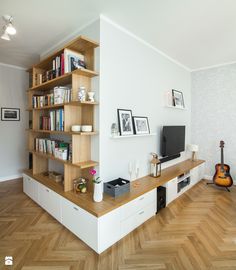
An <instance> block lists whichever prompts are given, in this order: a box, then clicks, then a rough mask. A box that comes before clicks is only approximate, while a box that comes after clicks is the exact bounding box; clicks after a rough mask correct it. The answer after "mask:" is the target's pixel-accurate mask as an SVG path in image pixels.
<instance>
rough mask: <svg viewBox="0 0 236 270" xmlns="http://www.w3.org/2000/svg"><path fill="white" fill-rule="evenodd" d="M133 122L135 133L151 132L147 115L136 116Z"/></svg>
mask: <svg viewBox="0 0 236 270" xmlns="http://www.w3.org/2000/svg"><path fill="white" fill-rule="evenodd" d="M133 122H134V131H135V134H149V133H150V129H149V123H148V118H147V117H143V116H134V117H133Z"/></svg>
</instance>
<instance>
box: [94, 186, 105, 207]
mask: <svg viewBox="0 0 236 270" xmlns="http://www.w3.org/2000/svg"><path fill="white" fill-rule="evenodd" d="M102 199H103V193H102V182H100V183H99V184H94V191H93V200H94V201H95V202H101V201H102Z"/></svg>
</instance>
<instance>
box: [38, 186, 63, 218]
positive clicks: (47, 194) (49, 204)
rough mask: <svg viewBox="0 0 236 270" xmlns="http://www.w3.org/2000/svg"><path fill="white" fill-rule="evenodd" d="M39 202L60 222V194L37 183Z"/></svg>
mask: <svg viewBox="0 0 236 270" xmlns="http://www.w3.org/2000/svg"><path fill="white" fill-rule="evenodd" d="M38 187H39V204H40V205H41V206H42V207H43V208H44V209H45V210H46V211H47V212H48V213H49V214H51V215H52V216H53V217H54V218H56V219H57V220H58V221H59V222H61V206H60V204H61V202H60V198H61V196H60V195H58V194H57V193H55V192H54V191H52V190H51V189H50V188H48V187H46V186H44V185H42V184H40V183H38Z"/></svg>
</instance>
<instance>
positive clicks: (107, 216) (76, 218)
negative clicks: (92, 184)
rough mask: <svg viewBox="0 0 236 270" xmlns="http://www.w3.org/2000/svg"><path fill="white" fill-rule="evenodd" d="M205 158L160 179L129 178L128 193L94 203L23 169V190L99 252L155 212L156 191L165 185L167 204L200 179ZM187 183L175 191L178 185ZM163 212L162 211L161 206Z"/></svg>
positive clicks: (177, 167) (183, 164) (165, 172)
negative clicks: (188, 181) (130, 181)
mask: <svg viewBox="0 0 236 270" xmlns="http://www.w3.org/2000/svg"><path fill="white" fill-rule="evenodd" d="M203 171H204V161H202V160H199V161H195V162H192V161H191V160H186V161H183V162H180V163H178V164H176V165H174V166H171V167H169V168H166V169H164V170H163V171H162V174H161V176H160V177H159V178H153V177H150V176H145V177H143V178H140V179H137V180H135V181H132V183H131V188H130V192H129V193H126V194H124V195H123V196H120V197H118V198H115V199H114V198H113V197H111V196H109V195H106V194H104V199H103V201H102V202H100V203H96V202H94V201H93V199H92V197H93V196H92V193H87V194H83V195H81V194H80V195H78V194H74V193H73V192H69V191H68V192H64V191H63V190H62V189H61V190H59V189H58V188H56V186H55V184H54V182H53V181H49V180H48V179H44V178H42V177H41V176H39V175H33V174H32V172H31V171H26V172H25V174H24V176H23V190H24V192H25V193H26V194H27V195H28V196H29V197H30V198H31V199H32V200H34V201H35V202H36V203H37V204H39V205H40V206H41V207H42V208H44V209H45V210H46V211H47V212H48V213H49V214H50V215H52V216H53V217H54V218H55V219H57V220H58V221H59V222H60V223H61V224H63V225H64V226H65V227H67V228H68V229H69V230H70V231H71V232H72V233H74V234H75V235H76V236H77V237H78V238H80V239H81V240H82V241H84V242H85V243H86V244H87V245H88V246H90V247H91V248H92V249H93V250H95V251H96V252H97V253H98V254H100V253H102V252H103V251H104V250H106V249H107V248H109V247H111V246H112V245H113V244H114V243H116V242H117V241H119V240H120V239H122V238H123V237H124V236H125V235H127V234H128V233H130V232H131V231H133V230H134V229H135V228H137V227H138V226H140V225H141V224H142V223H144V222H145V221H146V220H148V219H149V218H151V217H152V216H154V215H155V213H156V209H157V190H156V188H157V187H159V186H166V188H167V189H166V191H167V204H169V203H170V202H171V201H173V200H174V199H176V198H177V197H178V196H180V195H181V194H183V193H184V192H185V191H186V190H188V189H189V188H191V187H192V186H193V185H195V184H196V183H197V182H198V181H200V180H201V179H202V178H203ZM187 179H190V183H189V184H188V185H186V186H185V187H183V188H182V189H181V190H179V192H178V184H179V183H181V182H183V181H185V180H187ZM163 211H165V210H164V209H163Z"/></svg>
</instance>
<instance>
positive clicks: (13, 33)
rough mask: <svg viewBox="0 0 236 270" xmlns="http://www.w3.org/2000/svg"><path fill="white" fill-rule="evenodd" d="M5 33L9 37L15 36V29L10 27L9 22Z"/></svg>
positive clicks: (10, 23)
mask: <svg viewBox="0 0 236 270" xmlns="http://www.w3.org/2000/svg"><path fill="white" fill-rule="evenodd" d="M6 32H7V34H9V35H15V34H16V28H15V27H14V26H13V25H12V22H9V23H8V24H7V27H6Z"/></svg>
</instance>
